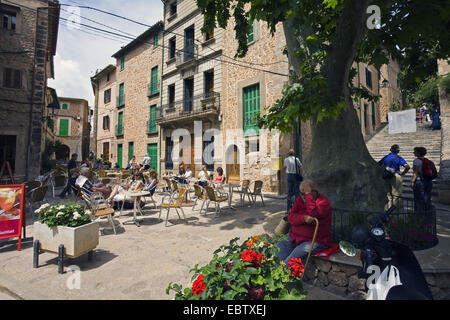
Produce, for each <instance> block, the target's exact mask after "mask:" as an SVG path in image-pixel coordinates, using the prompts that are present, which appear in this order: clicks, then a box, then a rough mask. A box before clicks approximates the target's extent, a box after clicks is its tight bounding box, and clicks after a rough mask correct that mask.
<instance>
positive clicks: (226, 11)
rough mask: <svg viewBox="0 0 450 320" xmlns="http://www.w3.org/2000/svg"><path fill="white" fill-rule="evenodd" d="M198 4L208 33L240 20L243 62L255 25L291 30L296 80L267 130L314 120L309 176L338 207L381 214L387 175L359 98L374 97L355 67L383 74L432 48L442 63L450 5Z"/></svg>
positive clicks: (312, 0)
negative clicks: (358, 80) (385, 67)
mask: <svg viewBox="0 0 450 320" xmlns="http://www.w3.org/2000/svg"><path fill="white" fill-rule="evenodd" d="M197 4H198V6H199V8H201V10H202V13H203V14H204V16H205V19H204V26H203V29H202V30H203V31H204V32H207V31H210V30H211V29H212V28H213V27H214V26H219V27H221V28H226V27H227V24H228V22H229V20H230V18H233V19H234V20H235V23H236V26H235V28H234V30H235V32H236V38H237V40H238V49H237V53H236V56H237V57H243V56H245V54H246V53H247V41H246V40H247V39H246V34H247V30H249V28H250V25H249V22H250V21H252V20H254V19H256V20H263V21H266V22H267V26H268V28H269V30H270V31H271V32H272V34H273V33H274V32H275V27H276V25H277V24H278V23H280V22H281V23H282V24H283V29H284V34H285V38H286V44H287V47H286V53H287V56H288V59H289V63H290V65H291V66H293V68H294V70H295V74H294V76H293V78H292V79H291V80H292V85H290V86H288V87H287V88H286V89H285V90H284V92H283V97H282V98H281V99H280V100H279V101H278V103H277V104H276V105H275V106H272V107H269V108H268V113H267V115H265V116H264V117H262V119H261V121H260V125H261V126H265V127H267V128H269V129H273V128H277V129H280V130H281V131H282V132H291V131H292V129H293V126H294V124H295V122H296V120H297V119H298V118H300V119H301V120H303V121H306V120H308V119H310V120H311V124H312V148H311V151H310V153H309V155H308V156H307V158H306V159H305V161H304V168H305V174H306V176H307V177H308V178H312V179H314V180H315V181H316V183H317V184H318V186H319V189H320V190H321V191H322V192H323V193H324V194H326V195H327V196H328V197H329V198H330V200H331V201H332V202H333V204H334V205H335V206H339V207H340V206H342V207H355V208H362V207H370V208H381V207H382V205H383V203H384V199H385V185H384V181H383V180H382V179H381V169H380V168H379V167H378V166H377V164H376V162H375V160H374V159H373V158H372V157H371V156H370V154H369V152H368V150H367V147H366V145H365V143H364V140H363V137H362V134H361V129H360V124H359V121H358V117H357V113H356V110H355V108H354V107H353V101H352V95H353V96H356V97H358V96H364V95H365V96H367V93H365V92H362V91H361V90H357V89H356V88H353V87H352V84H351V80H352V78H353V77H354V76H355V74H356V73H355V70H353V69H352V63H353V62H354V61H366V62H368V63H371V64H374V65H375V66H376V67H377V68H379V67H380V66H381V65H382V64H383V63H387V61H388V60H387V55H388V54H392V55H393V56H394V57H404V56H410V55H418V56H423V55H425V54H427V53H428V52H429V50H430V49H431V48H432V49H433V51H434V54H435V57H436V58H446V57H448V54H449V44H450V41H449V40H450V39H449V37H450V36H449V32H448V29H449V20H450V19H449V15H450V4H449V2H448V1H447V0H430V1H423V0H399V1H394V0H378V1H373V0H220V1H218V0H197ZM369 5H377V6H379V8H380V9H381V28H380V29H372V30H368V27H367V22H368V20H369V22H373V21H372V20H373V17H372V12H369V13H367V9H368V7H369ZM368 98H374V97H368ZM394 141H395V140H394ZM394 141H393V142H394ZM388 148H389V146H386V149H387V150H388Z"/></svg>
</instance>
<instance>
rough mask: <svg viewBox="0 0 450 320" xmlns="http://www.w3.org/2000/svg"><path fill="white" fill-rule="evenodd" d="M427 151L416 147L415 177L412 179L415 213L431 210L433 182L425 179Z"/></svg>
mask: <svg viewBox="0 0 450 320" xmlns="http://www.w3.org/2000/svg"><path fill="white" fill-rule="evenodd" d="M426 154H427V149H426V148H424V147H415V148H414V155H415V156H416V159H414V161H413V176H412V179H411V188H412V189H413V192H414V211H422V210H424V211H426V210H428V209H430V208H431V191H432V189H433V181H432V180H429V179H425V178H424V174H423V162H424V158H425V155H426Z"/></svg>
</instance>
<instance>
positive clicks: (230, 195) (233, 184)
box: [221, 183, 241, 210]
mask: <svg viewBox="0 0 450 320" xmlns="http://www.w3.org/2000/svg"><path fill="white" fill-rule="evenodd" d="M240 186H241V185H240V184H236V183H228V184H222V185H221V187H223V188H227V187H228V191H229V195H228V208H227V207H225V208H224V209H232V210H236V208H235V207H233V206H232V205H231V200H232V198H233V188H238V187H240Z"/></svg>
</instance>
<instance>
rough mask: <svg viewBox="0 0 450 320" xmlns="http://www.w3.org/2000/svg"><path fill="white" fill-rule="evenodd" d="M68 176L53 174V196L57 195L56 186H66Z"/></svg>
mask: <svg viewBox="0 0 450 320" xmlns="http://www.w3.org/2000/svg"><path fill="white" fill-rule="evenodd" d="M67 179H68V178H67V176H66V175H62V174H57V175H53V177H52V196H53V198H54V197H55V188H59V187H65V186H66V185H67Z"/></svg>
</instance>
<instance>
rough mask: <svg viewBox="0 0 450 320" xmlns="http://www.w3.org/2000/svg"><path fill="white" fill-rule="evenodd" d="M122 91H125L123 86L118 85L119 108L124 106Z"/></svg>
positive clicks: (122, 84)
mask: <svg viewBox="0 0 450 320" xmlns="http://www.w3.org/2000/svg"><path fill="white" fill-rule="evenodd" d="M124 91H125V84H124V83H121V84H120V85H119V107H121V106H123V105H124V104H125V98H124Z"/></svg>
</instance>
